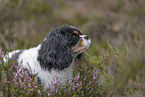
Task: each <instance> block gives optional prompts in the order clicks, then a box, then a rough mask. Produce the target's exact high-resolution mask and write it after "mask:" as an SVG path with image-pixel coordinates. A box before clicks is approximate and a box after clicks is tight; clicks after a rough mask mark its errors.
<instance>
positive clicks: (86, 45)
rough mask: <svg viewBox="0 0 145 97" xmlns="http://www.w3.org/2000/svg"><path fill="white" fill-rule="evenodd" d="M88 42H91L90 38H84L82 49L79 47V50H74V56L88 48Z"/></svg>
mask: <svg viewBox="0 0 145 97" xmlns="http://www.w3.org/2000/svg"><path fill="white" fill-rule="evenodd" d="M90 44H91V40H90V39H88V40H85V39H84V47H83V48H82V49H80V50H79V51H77V52H75V57H76V56H77V55H79V54H80V53H83V52H84V51H85V50H87V49H88V48H89V46H90Z"/></svg>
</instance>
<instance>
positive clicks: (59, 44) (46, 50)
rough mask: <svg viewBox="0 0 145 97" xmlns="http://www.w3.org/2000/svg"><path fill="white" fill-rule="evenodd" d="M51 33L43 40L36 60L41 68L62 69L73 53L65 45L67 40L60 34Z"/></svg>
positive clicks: (67, 64)
mask: <svg viewBox="0 0 145 97" xmlns="http://www.w3.org/2000/svg"><path fill="white" fill-rule="evenodd" d="M53 33H54V32H53ZM53 33H49V34H48V36H47V38H45V40H44V41H43V43H42V45H41V49H40V50H39V56H38V60H39V61H40V64H41V66H42V67H43V68H46V69H48V70H51V69H52V68H54V69H58V70H62V69H64V68H67V67H68V66H69V65H70V64H71V63H72V61H73V57H74V53H73V51H72V50H71V49H70V48H68V47H67V45H66V42H67V41H66V39H65V37H64V36H62V34H60V33H59V34H56V33H55V34H53Z"/></svg>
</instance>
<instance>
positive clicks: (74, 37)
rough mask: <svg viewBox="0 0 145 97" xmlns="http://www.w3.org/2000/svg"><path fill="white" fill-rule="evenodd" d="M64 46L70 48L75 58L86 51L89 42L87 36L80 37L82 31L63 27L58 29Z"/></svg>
mask: <svg viewBox="0 0 145 97" xmlns="http://www.w3.org/2000/svg"><path fill="white" fill-rule="evenodd" d="M59 32H60V34H62V36H63V38H64V41H66V46H67V47H69V48H71V49H72V51H73V52H74V54H75V56H76V55H78V54H80V53H82V52H83V51H84V50H86V49H87V48H88V47H89V45H90V43H91V41H90V39H89V38H88V36H87V35H82V31H80V30H79V29H77V28H75V27H72V26H63V27H61V28H60V31H59Z"/></svg>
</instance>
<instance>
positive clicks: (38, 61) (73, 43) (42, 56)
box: [4, 25, 91, 88]
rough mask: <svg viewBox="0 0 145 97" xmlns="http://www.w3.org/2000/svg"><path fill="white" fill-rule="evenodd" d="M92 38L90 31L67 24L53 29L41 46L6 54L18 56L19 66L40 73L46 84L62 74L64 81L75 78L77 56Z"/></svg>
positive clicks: (39, 76)
mask: <svg viewBox="0 0 145 97" xmlns="http://www.w3.org/2000/svg"><path fill="white" fill-rule="evenodd" d="M90 43H91V41H90V39H89V38H88V36H87V35H82V32H81V31H80V30H79V29H78V28H76V27H73V26H70V25H64V26H61V27H59V28H55V29H52V30H51V31H50V32H49V33H48V35H47V36H46V37H45V38H44V40H43V42H42V43H40V44H39V45H38V46H37V47H33V48H30V49H25V50H15V51H12V52H10V53H8V54H7V57H5V58H4V61H5V62H6V61H7V59H8V58H13V57H15V58H16V60H17V62H18V64H19V66H22V67H23V68H24V69H26V70H28V71H29V72H30V74H31V75H36V76H37V77H38V78H39V79H40V81H41V84H43V85H44V88H48V87H49V85H51V84H52V83H54V81H55V80H54V77H56V76H57V77H58V79H59V82H60V83H65V84H66V82H67V80H70V79H73V76H72V72H73V65H74V62H73V61H74V58H75V57H77V56H79V55H81V54H82V52H83V51H85V50H86V49H87V48H88V47H89V45H90Z"/></svg>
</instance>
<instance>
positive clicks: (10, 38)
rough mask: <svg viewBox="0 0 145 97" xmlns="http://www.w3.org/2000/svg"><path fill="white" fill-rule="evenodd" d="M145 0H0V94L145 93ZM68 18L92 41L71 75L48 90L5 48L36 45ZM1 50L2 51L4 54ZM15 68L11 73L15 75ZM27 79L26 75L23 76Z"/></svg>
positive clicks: (115, 95)
mask: <svg viewBox="0 0 145 97" xmlns="http://www.w3.org/2000/svg"><path fill="white" fill-rule="evenodd" d="M144 17H145V1H144V0H88V1H87V0H86V1H85V0H66V1H64V0H35V1H33V0H0V96H4V97H5V96H22V97H23V96H24V97H25V96H44V97H45V96H58V97H63V96H65V97H66V96H67V97H68V96H73V97H81V96H85V97H90V96H92V97H97V96H103V97H108V96H109V97H110V96H112V97H120V96H129V97H143V96H145V92H144V91H145V85H144V83H145V49H144V48H145V22H144V21H145V18H144ZM64 24H69V25H73V26H76V27H78V28H80V29H81V30H82V31H83V33H84V34H88V36H89V37H90V38H91V40H92V43H91V45H90V48H89V49H88V50H87V51H86V52H85V53H84V55H83V58H82V59H81V60H75V61H76V66H75V68H74V69H75V71H76V72H74V80H73V81H70V82H69V85H67V86H60V83H59V82H57V81H58V80H57V79H56V84H54V85H53V86H52V87H50V89H48V90H47V91H43V87H42V86H40V85H38V82H37V80H38V79H37V78H35V76H33V77H32V78H31V77H30V76H29V75H28V72H23V71H21V72H19V73H18V75H16V71H14V69H17V68H21V67H17V64H15V60H10V61H9V63H4V62H3V57H4V54H6V53H7V52H8V51H12V50H15V49H26V48H30V47H33V46H37V45H38V44H39V43H40V42H42V40H43V38H44V37H45V36H46V35H47V34H48V33H49V31H50V30H51V29H52V28H56V27H59V26H61V25H64ZM3 53H4V54H3ZM12 74H14V75H15V76H13V75H12ZM26 79H27V80H26Z"/></svg>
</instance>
